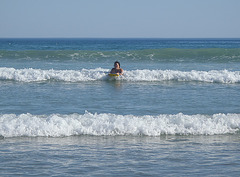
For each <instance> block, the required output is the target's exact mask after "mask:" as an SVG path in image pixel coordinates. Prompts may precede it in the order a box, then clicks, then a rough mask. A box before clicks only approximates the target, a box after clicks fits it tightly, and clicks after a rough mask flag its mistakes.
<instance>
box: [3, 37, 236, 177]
mask: <svg viewBox="0 0 240 177" xmlns="http://www.w3.org/2000/svg"><path fill="white" fill-rule="evenodd" d="M116 60H117V61H119V62H120V63H121V68H123V69H124V75H123V76H120V77H118V78H117V79H112V78H109V77H108V76H107V74H108V72H109V71H110V69H111V68H112V67H113V63H114V62H115V61H116ZM239 68H240V40H239V39H0V100H1V102H0V154H1V158H0V175H1V176H238V175H239V174H240V161H239V158H240V101H239V100H240V93H239V92H240V69H239Z"/></svg>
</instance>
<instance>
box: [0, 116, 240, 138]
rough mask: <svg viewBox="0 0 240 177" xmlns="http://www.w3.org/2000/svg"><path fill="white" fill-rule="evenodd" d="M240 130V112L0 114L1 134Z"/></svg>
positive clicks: (205, 132)
mask: <svg viewBox="0 0 240 177" xmlns="http://www.w3.org/2000/svg"><path fill="white" fill-rule="evenodd" d="M239 130H240V114H214V115H211V116H210V115H209V116H207V115H184V114H182V113H179V114H176V115H167V114H161V115H158V116H151V115H145V116H134V115H115V114H96V113H95V114H91V113H88V112H86V113H85V114H83V115H80V114H70V115H60V114H52V115H32V114H21V115H15V114H3V115H0V135H1V136H3V137H19V136H30V137H37V136H51V137H61V136H73V135H94V136H102V135H105V136H107V135H111V136H116V135H122V136H142V135H144V136H160V135H214V134H229V133H230V134H234V133H239Z"/></svg>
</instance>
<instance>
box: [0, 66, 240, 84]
mask: <svg viewBox="0 0 240 177" xmlns="http://www.w3.org/2000/svg"><path fill="white" fill-rule="evenodd" d="M108 72H109V70H108V69H103V68H96V69H82V70H53V69H51V70H41V69H32V68H29V69H15V68H5V67H3V68H0V81H1V80H2V81H3V80H11V81H17V82H44V81H60V82H87V81H106V80H111V78H109V77H108V75H107V74H108ZM117 80H120V81H127V82H128V81H131V82H142V81H144V82H162V81H177V82H182V81H183V82H208V83H224V84H232V83H240V71H228V70H210V71H196V70H192V71H178V70H148V69H145V70H131V71H125V73H124V75H123V76H120V77H119V78H117Z"/></svg>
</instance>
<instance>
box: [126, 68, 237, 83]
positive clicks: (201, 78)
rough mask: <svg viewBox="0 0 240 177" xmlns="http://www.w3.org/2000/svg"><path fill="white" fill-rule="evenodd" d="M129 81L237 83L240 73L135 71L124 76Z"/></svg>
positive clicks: (226, 71) (225, 71)
mask: <svg viewBox="0 0 240 177" xmlns="http://www.w3.org/2000/svg"><path fill="white" fill-rule="evenodd" d="M126 80H129V81H187V82H190V81H197V82H211V83H213V82H217V83H239V82H240V72H239V71H228V70H220V71H219V70H211V71H195V70H192V71H174V70H135V71H131V72H128V73H127V74H126Z"/></svg>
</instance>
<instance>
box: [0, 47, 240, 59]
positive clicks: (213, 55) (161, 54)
mask: <svg viewBox="0 0 240 177" xmlns="http://www.w3.org/2000/svg"><path fill="white" fill-rule="evenodd" d="M0 58H5V59H27V60H60V61H61V60H81V61H84V60H86V61H89V60H92V61H98V60H100V61H101V60H103V59H104V60H106V59H113V58H114V59H118V60H125V59H126V60H128V61H131V60H132V61H145V60H147V61H156V62H176V61H181V62H240V48H236V49H224V48H207V49H205V48H204V49H176V48H169V49H144V50H130V51H88V50H18V51H11V50H0Z"/></svg>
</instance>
